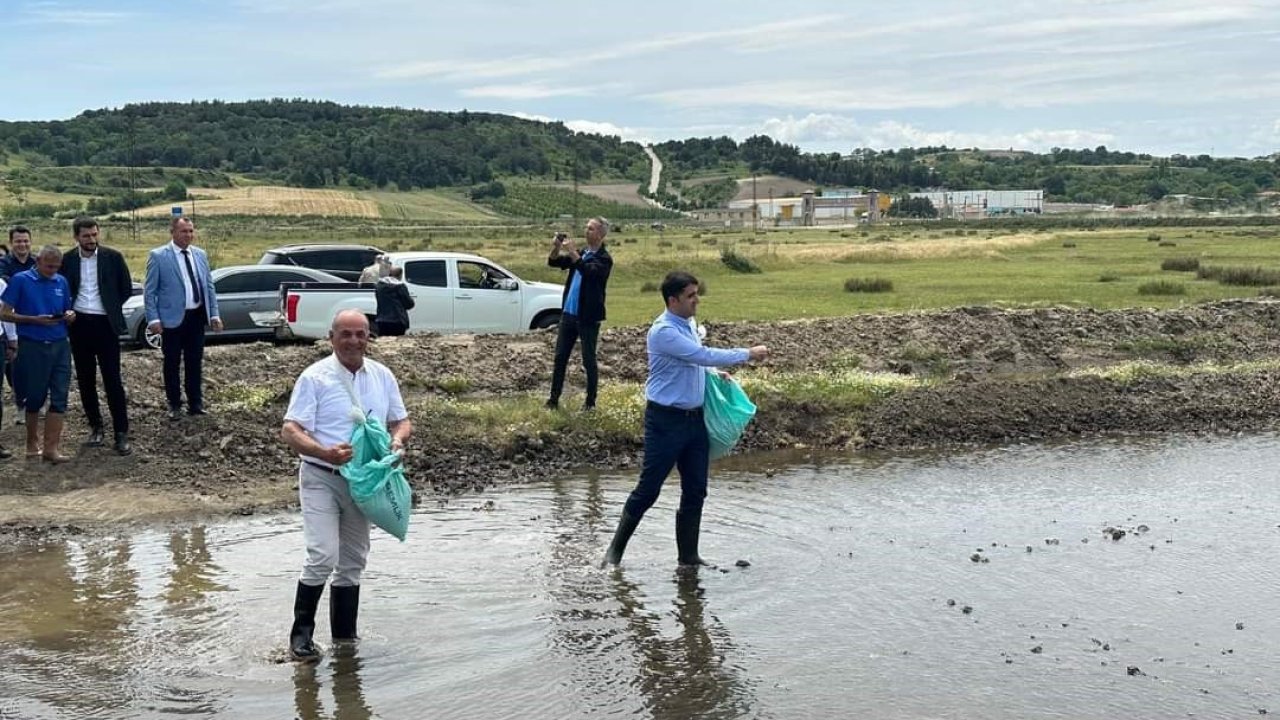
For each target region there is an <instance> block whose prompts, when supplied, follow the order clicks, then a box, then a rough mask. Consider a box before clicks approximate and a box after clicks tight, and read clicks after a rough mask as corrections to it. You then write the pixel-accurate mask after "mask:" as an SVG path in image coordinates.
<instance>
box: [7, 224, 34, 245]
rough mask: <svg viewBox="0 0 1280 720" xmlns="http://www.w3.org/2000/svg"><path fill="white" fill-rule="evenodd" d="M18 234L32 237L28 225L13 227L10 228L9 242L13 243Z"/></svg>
mask: <svg viewBox="0 0 1280 720" xmlns="http://www.w3.org/2000/svg"><path fill="white" fill-rule="evenodd" d="M18 233H26V234H28V235H30V234H31V231H30V230H28V229H27V226H26V225H14V226H13V227H11V228H9V242H13V236H14V235H17V234H18Z"/></svg>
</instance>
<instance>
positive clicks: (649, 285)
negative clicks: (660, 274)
mask: <svg viewBox="0 0 1280 720" xmlns="http://www.w3.org/2000/svg"><path fill="white" fill-rule="evenodd" d="M661 289H662V284H661V283H656V282H653V281H652V280H650V281H648V282H646V283H645V284H643V285H641V286H640V292H642V293H651V292H658V291H659V290H661Z"/></svg>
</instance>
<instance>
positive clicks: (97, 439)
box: [84, 426, 103, 447]
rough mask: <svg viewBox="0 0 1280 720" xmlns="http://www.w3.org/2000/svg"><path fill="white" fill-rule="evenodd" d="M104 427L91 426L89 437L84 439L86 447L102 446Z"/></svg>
mask: <svg viewBox="0 0 1280 720" xmlns="http://www.w3.org/2000/svg"><path fill="white" fill-rule="evenodd" d="M102 440H103V437H102V428H101V427H100V426H98V427H93V428H90V430H89V439H87V440H85V441H84V444H85V447H102Z"/></svg>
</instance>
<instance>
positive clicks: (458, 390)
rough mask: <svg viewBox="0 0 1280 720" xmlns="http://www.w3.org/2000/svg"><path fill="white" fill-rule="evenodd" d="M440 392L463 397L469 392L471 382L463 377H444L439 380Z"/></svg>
mask: <svg viewBox="0 0 1280 720" xmlns="http://www.w3.org/2000/svg"><path fill="white" fill-rule="evenodd" d="M439 385H440V392H442V393H445V394H446V395H463V394H465V393H467V392H469V391H470V390H471V380H470V379H469V378H467V377H466V376H464V375H446V376H445V377H442V378H440V382H439Z"/></svg>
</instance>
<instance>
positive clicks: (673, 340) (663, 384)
mask: <svg viewBox="0 0 1280 720" xmlns="http://www.w3.org/2000/svg"><path fill="white" fill-rule="evenodd" d="M647 345H648V350H649V379H648V380H647V381H646V382H645V385H644V396H645V399H647V400H649V401H651V402H655V403H658V404H659V405H670V406H672V407H678V408H682V409H685V410H693V409H695V408H700V407H702V396H703V393H704V392H706V385H707V375H706V372H707V371H706V370H704V369H703V368H707V367H728V366H730V365H741V364H742V363H744V362H746V361H747V360H749V359H750V358H751V353H750V352H749V351H748V350H747V349H746V348H736V349H733V350H719V349H716V348H708V347H703V346H702V341H701V340H700V339H699V338H698V334H697V333H696V332H694V330H693V327H692V326H690V325H689V321H688V320H686V319H685V318H682V317H680V316H679V315H676V314H673V313H672V312H671V311H670V310H667V311H664V312H663V313H662V314H661V315H659V316H658V318H657V319H656V320H654V321H653V325H652V326H650V327H649V338H648V343H647Z"/></svg>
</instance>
